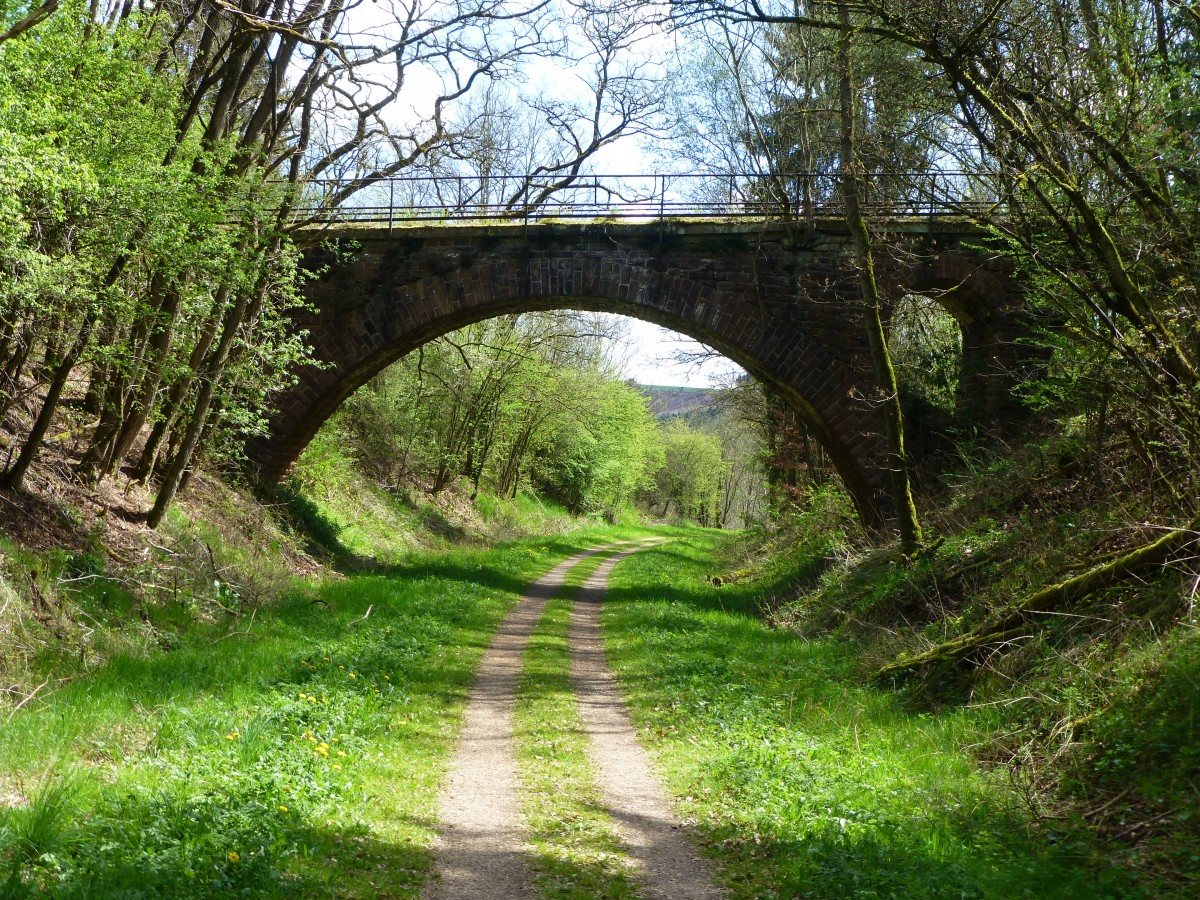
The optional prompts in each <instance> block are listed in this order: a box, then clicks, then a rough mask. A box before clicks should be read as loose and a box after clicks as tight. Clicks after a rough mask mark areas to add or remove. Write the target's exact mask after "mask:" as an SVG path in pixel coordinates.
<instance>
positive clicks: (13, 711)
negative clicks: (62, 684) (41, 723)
mask: <svg viewBox="0 0 1200 900" xmlns="http://www.w3.org/2000/svg"><path fill="white" fill-rule="evenodd" d="M49 683H50V679H49V678H47V679H46V680H45V681H43V682H42V683H41V684H39V685H38V686H37V687H35V688H34V689H33V690H32V691H31V692H30V693H29V694H28V695H27V696H26V697H25V699H24V700H22V701H21V702H20V703H18V704H17V705H16V706H14V707H13V708H12V710H11V711H10V712H9V714H8V721H10V722H11V721H12V720H13V716H15V715H16V714H17V710H19V709H20V708H21V707H22V706H24V705H25V704H26V703H28V702H29V701H30V700H32V699H33V698H34V697H36V696H37V692H38V691H40V690H41V689H42V688H44V687H45V686H46V685H48V684H49Z"/></svg>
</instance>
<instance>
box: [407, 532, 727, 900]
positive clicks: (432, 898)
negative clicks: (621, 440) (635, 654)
mask: <svg viewBox="0 0 1200 900" xmlns="http://www.w3.org/2000/svg"><path fill="white" fill-rule="evenodd" d="M631 544H635V545H636V546H633V547H632V548H631V549H626V550H624V551H622V552H621V553H619V554H617V555H615V556H613V557H612V558H611V559H608V560H605V562H604V563H602V564H601V565H600V567H599V569H597V571H596V573H595V574H593V575H592V576H591V577H590V578H589V579H588V581H587V582H586V584H585V585H584V587H583V588H582V589H581V590H580V592H579V594H578V597H577V599H576V602H575V605H574V607H573V610H572V615H571V654H572V661H571V683H572V686H573V687H574V689H575V691H576V693H577V695H578V698H579V704H580V712H581V714H582V717H583V720H584V723H585V725H586V727H587V730H588V732H589V738H590V741H591V753H590V755H591V758H592V761H593V762H594V764H595V765H596V768H597V770H598V772H599V774H600V787H601V791H602V793H603V796H604V800H605V805H606V807H607V811H608V812H609V813H610V814H611V815H612V817H613V820H614V822H615V823H616V827H617V831H618V834H619V835H620V837H621V839H622V841H623V842H624V843H625V845H626V847H627V848H628V850H629V852H630V855H631V856H632V857H633V859H634V860H635V861H636V862H637V863H638V864H639V869H640V872H639V876H640V877H639V881H640V882H641V884H642V885H643V886H644V893H645V895H646V896H648V897H653V898H678V900H709V898H718V897H720V896H722V895H721V894H720V893H719V892H717V891H716V890H715V889H714V888H713V887H712V882H711V879H710V877H709V873H708V871H707V867H706V866H705V864H704V862H703V860H701V859H700V858H699V857H698V855H697V853H696V851H695V850H694V849H693V848H692V847H691V845H690V844H689V843H688V841H687V839H686V838H685V837H684V835H683V833H682V832H681V830H680V825H679V823H678V821H677V820H676V819H675V818H674V816H673V815H672V813H671V808H670V802H669V801H668V799H667V797H666V795H665V794H664V793H663V791H662V788H661V787H660V786H659V784H658V782H657V780H656V779H655V777H654V775H653V773H652V770H651V768H650V763H649V759H648V757H647V756H646V753H645V751H644V750H642V748H641V747H640V746H639V745H638V743H637V740H636V736H635V733H634V730H633V726H632V724H631V723H630V720H629V716H628V713H627V712H626V710H625V705H624V702H623V701H622V700H621V696H620V693H619V691H618V690H617V685H616V681H615V679H614V678H613V676H612V673H611V671H610V670H609V668H608V664H607V662H606V661H605V658H604V648H603V645H602V644H601V642H600V626H599V608H600V603H601V601H602V600H603V599H604V594H605V585H606V583H607V580H608V575H609V573H611V571H612V569H613V567H614V566H615V565H616V564H617V562H618V561H620V560H621V559H622V558H624V557H625V556H628V555H629V554H630V553H634V552H636V551H637V550H639V549H642V547H644V546H646V543H645V542H635V541H624V542H621V543H617V544H608V545H605V546H603V547H596V548H593V549H591V550H588V551H586V552H584V553H579V554H576V555H575V556H572V557H571V558H570V559H568V560H566V561H564V562H562V563H560V564H559V565H557V566H555V567H554V568H553V569H551V570H550V571H549V572H548V573H547V574H546V575H544V576H543V577H542V578H541V579H539V580H538V581H537V582H536V583H535V584H534V585H533V586H532V587H531V588H530V589H529V591H528V592H527V593H526V594H525V595H524V596H523V597H522V598H521V600H520V601H519V602H518V603H517V605H516V606H515V607H514V608H513V609H512V611H511V612H510V613H509V615H508V617H507V618H506V619H505V620H504V622H503V624H501V626H500V628H499V630H498V631H497V632H496V636H495V638H494V639H493V641H492V644H491V646H490V647H489V648H488V651H487V652H486V653H485V654H484V657H483V659H482V661H481V662H480V666H479V672H478V674H477V676H476V679H475V683H474V685H473V686H472V688H471V691H470V694H469V695H468V699H467V706H466V710H465V711H464V714H463V723H462V731H461V734H460V736H459V745H458V749H457V750H456V751H455V754H454V758H453V760H452V762H451V768H450V774H449V777H448V779H447V783H446V786H445V788H444V789H443V791H442V794H441V796H440V798H439V806H440V810H441V825H442V828H441V834H440V836H439V839H438V842H437V845H436V848H435V849H436V852H437V864H436V866H435V875H434V877H433V878H432V879H431V880H430V881H429V882H428V884H427V886H426V889H425V891H424V892H423V893H422V897H423V898H425V900H508V898H522V897H537V896H538V892H537V890H536V888H535V887H534V886H533V878H532V874H531V872H530V869H529V865H528V863H527V861H526V840H527V834H526V830H525V827H524V823H523V821H522V816H521V809H520V801H519V796H518V790H519V781H518V777H517V763H516V756H515V753H514V750H513V710H514V706H515V703H516V694H517V688H518V685H519V682H520V676H521V661H522V655H523V653H524V651H525V647H526V645H527V644H528V642H529V636H530V634H531V633H532V632H533V630H534V628H535V627H536V626H537V623H538V620H539V619H540V618H541V615H542V612H543V610H544V609H545V607H546V603H547V602H548V601H549V600H550V598H551V597H553V596H554V594H555V593H556V592H557V591H558V589H559V588H560V587H561V586H562V584H563V581H564V580H565V578H566V576H567V573H568V572H569V571H570V570H571V569H572V568H573V567H574V566H575V565H576V564H578V563H579V562H581V561H582V560H584V559H586V558H587V557H589V556H593V555H595V554H596V553H603V552H605V551H610V550H615V549H618V548H621V547H629V545H631Z"/></svg>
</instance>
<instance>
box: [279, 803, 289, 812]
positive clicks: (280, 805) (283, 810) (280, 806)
mask: <svg viewBox="0 0 1200 900" xmlns="http://www.w3.org/2000/svg"><path fill="white" fill-rule="evenodd" d="M279 811H280V812H287V811H288V808H287V807H286V806H284V805H283V804H282V803H281V804H279Z"/></svg>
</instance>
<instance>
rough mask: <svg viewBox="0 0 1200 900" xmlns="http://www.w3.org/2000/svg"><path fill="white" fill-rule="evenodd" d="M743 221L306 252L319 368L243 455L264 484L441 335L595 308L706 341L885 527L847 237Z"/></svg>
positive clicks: (479, 231)
mask: <svg viewBox="0 0 1200 900" xmlns="http://www.w3.org/2000/svg"><path fill="white" fill-rule="evenodd" d="M755 227H756V228H758V229H759V230H758V231H757V232H756V231H755V230H754V229H753V228H747V227H745V226H742V227H740V228H739V227H735V226H730V225H728V224H724V225H708V226H695V225H692V226H673V227H672V228H671V229H669V230H668V228H667V227H666V226H664V225H663V224H662V223H657V224H653V225H645V226H629V225H620V226H617V225H605V224H591V225H574V226H564V225H556V226H540V225H539V226H536V227H533V228H521V227H520V226H515V227H513V226H510V227H507V228H505V227H496V226H492V227H479V228H470V227H457V228H441V229H422V230H419V231H406V232H401V233H399V234H396V235H388V234H384V233H375V234H372V233H369V232H361V231H360V232H357V233H355V234H354V236H355V237H356V238H358V240H359V243H360V246H359V248H358V249H357V251H356V252H355V253H353V254H351V255H349V256H347V255H346V254H344V253H338V254H334V253H331V252H329V251H324V250H314V251H312V252H310V253H309V256H308V265H309V267H310V268H312V269H314V270H317V271H322V272H323V274H322V275H321V276H320V277H319V278H318V279H316V280H315V281H314V282H312V283H311V284H310V286H309V289H308V294H309V299H310V301H311V303H312V306H313V311H312V312H310V313H307V314H305V316H304V317H303V318H302V319H301V320H299V321H298V322H297V326H298V327H302V328H305V329H307V330H308V332H309V335H310V344H311V346H312V349H313V356H314V358H315V359H316V360H317V361H319V362H320V363H322V365H321V366H319V367H318V366H304V367H301V368H299V369H298V370H297V372H296V384H295V385H294V386H293V387H292V388H290V389H288V390H286V391H284V392H282V393H281V394H280V395H278V396H277V397H276V398H275V410H274V412H273V414H272V415H271V417H270V420H269V428H268V433H267V434H266V435H265V436H263V437H259V438H255V439H252V440H251V441H250V442H249V444H248V445H247V454H248V456H249V457H250V459H251V460H252V461H253V462H254V463H256V464H257V465H258V466H259V467H260V470H261V472H262V475H263V476H264V477H265V478H266V479H268V480H273V481H278V480H280V479H282V478H283V477H284V476H285V475H286V472H287V470H288V468H289V467H290V466H291V465H292V464H293V463H294V462H295V460H296V458H297V457H298V456H299V455H300V453H301V451H302V450H303V449H304V447H305V446H306V445H307V444H308V442H309V440H310V439H311V438H312V437H313V435H315V434H316V432H317V430H318V429H319V428H320V426H321V424H322V423H323V422H324V421H325V420H326V419H327V418H328V417H329V416H330V415H331V414H332V413H333V412H334V410H336V409H337V408H338V406H339V405H341V403H342V402H343V401H344V400H345V399H346V398H347V397H349V396H350V394H352V393H353V392H354V391H355V390H357V389H358V388H359V387H361V386H362V385H363V384H365V383H366V382H367V381H368V380H369V379H370V378H371V377H372V376H374V375H375V374H376V373H378V372H380V371H381V370H383V369H384V368H385V367H387V366H388V365H390V364H392V363H393V362H395V361H396V360H398V359H399V358H400V357H402V356H403V355H405V354H406V353H408V352H410V351H412V350H414V349H416V348H417V347H418V346H420V345H421V344H423V343H425V342H427V341H429V340H432V339H434V338H436V337H438V336H440V335H442V334H445V333H447V332H449V331H452V330H454V329H457V328H461V327H463V326H465V325H468V324H470V323H472V322H476V321H480V320H482V319H487V318H492V317H494V316H498V315H503V314H506V313H519V312H527V311H533V310H546V309H556V308H578V309H587V310H598V311H604V312H612V313H619V314H622V315H627V316H633V317H635V318H640V319H645V320H648V321H651V322H654V323H656V324H659V325H663V326H665V327H667V328H670V329H672V330H675V331H678V332H681V333H683V334H686V335H689V336H691V337H693V338H696V339H697V340H700V341H703V342H704V343H706V344H709V345H710V346H712V347H713V348H715V349H716V350H718V351H719V352H721V353H722V354H724V355H726V356H728V357H729V358H730V359H732V360H733V361H734V362H736V363H738V364H739V365H741V366H742V367H743V368H745V369H746V370H747V371H748V372H750V373H751V374H752V375H753V376H754V377H756V378H758V379H759V380H761V381H763V382H764V383H766V384H768V385H769V386H770V387H772V388H773V389H774V390H775V391H776V392H777V393H779V394H780V395H781V396H782V397H783V398H785V399H786V400H788V401H789V402H790V403H791V404H792V405H793V407H794V408H795V409H796V410H797V412H798V413H799V415H800V417H801V418H802V419H803V420H804V421H805V423H806V424H807V425H808V426H809V427H810V428H811V430H812V432H813V434H814V436H815V437H816V438H817V439H818V440H820V442H821V443H822V444H823V446H824V447H825V450H826V452H827V454H828V456H829V458H830V460H831V461H832V463H833V464H834V466H835V467H836V468H837V470H838V472H839V473H840V475H841V477H842V479H843V482H844V483H845V485H846V488H847V490H848V492H849V493H850V495H851V496H852V497H853V499H854V502H855V505H856V507H857V509H858V511H859V513H860V515H861V516H862V519H863V521H864V522H865V523H866V524H867V525H868V526H870V527H882V526H883V525H885V524H886V522H887V520H888V519H889V518H890V516H891V512H892V503H891V497H890V494H889V480H888V476H887V470H886V465H885V445H884V441H883V434H884V423H883V422H882V418H881V415H880V411H879V409H878V407H877V406H876V405H875V404H873V403H872V402H871V399H872V398H874V397H875V396H876V395H877V389H876V386H875V378H874V375H873V370H872V367H871V362H870V353H869V347H868V346H867V343H866V331H865V328H864V327H863V325H862V322H861V303H859V302H857V301H858V288H857V278H856V276H855V275H854V273H853V271H852V270H851V267H849V266H848V265H847V257H848V254H847V250H848V246H849V242H848V239H847V238H846V237H845V235H844V234H843V233H838V232H836V231H832V232H830V233H828V234H826V235H824V236H823V237H822V238H821V239H820V240H818V241H816V242H815V243H814V242H810V244H809V245H808V246H806V247H801V248H797V247H796V246H794V245H793V244H790V243H789V242H788V240H787V236H786V234H784V233H779V234H773V233H766V234H764V232H763V231H762V229H761V227H760V226H755ZM947 259H949V257H948V256H947ZM926 268H928V269H929V274H928V276H926V275H925V274H922V273H916V272H913V271H912V270H911V269H904V270H900V269H897V270H896V271H895V272H894V273H893V274H892V275H891V276H889V277H893V278H895V279H897V280H898V281H899V282H900V283H902V284H904V285H905V286H908V287H912V288H914V289H915V287H916V286H919V285H926V286H929V287H932V286H936V285H937V284H940V283H942V281H945V280H947V279H952V278H953V277H954V275H955V273H956V272H957V270H955V269H953V266H952V265H951V264H950V263H949V262H946V263H940V262H937V259H936V258H933V261H932V262H931V263H930V264H929V266H927V267H926ZM938 279H942V281H939V280H938ZM989 346H990V345H989Z"/></svg>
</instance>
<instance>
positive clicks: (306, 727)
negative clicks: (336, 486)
mask: <svg viewBox="0 0 1200 900" xmlns="http://www.w3.org/2000/svg"><path fill="white" fill-rule="evenodd" d="M628 536H633V534H632V530H629V529H626V530H623V531H622V530H618V529H595V530H591V531H582V532H577V533H575V534H573V535H571V536H569V537H565V538H555V539H551V540H541V541H531V542H523V543H519V544H513V545H509V546H506V547H502V548H498V549H495V550H491V551H486V552H457V553H452V554H446V555H441V556H425V557H413V558H411V559H410V560H409V561H408V562H407V563H406V564H405V565H404V566H402V567H398V568H396V569H395V570H394V571H393V572H391V573H389V574H388V575H374V576H361V577H354V578H349V579H345V580H339V581H333V580H330V581H327V582H324V583H321V584H318V585H315V586H313V587H311V588H308V589H303V590H295V591H293V592H292V593H291V594H290V595H289V596H287V597H286V598H285V599H283V600H280V601H279V602H277V603H275V604H273V605H271V606H264V607H260V608H258V609H257V610H256V611H250V610H245V611H244V612H243V614H242V615H240V616H239V617H238V618H237V619H236V620H235V621H234V622H233V623H232V624H231V625H226V626H217V625H209V626H205V625H196V624H193V626H192V627H191V628H190V629H189V630H186V631H184V632H183V633H182V634H181V635H179V636H178V639H177V640H174V641H172V642H171V643H169V644H167V645H165V646H164V647H163V648H162V649H149V648H147V647H146V646H144V645H143V646H142V647H141V648H140V650H139V651H138V652H132V653H120V652H117V653H114V654H113V655H111V656H110V657H108V659H107V661H106V663H105V664H104V665H103V667H101V668H98V669H96V670H93V671H90V672H81V673H77V677H75V678H74V680H72V681H70V682H69V683H67V684H65V685H64V686H62V687H60V688H59V689H58V690H57V691H56V692H54V693H51V694H48V695H41V696H39V697H38V698H37V701H36V702H34V703H30V704H29V705H28V706H27V707H26V708H24V709H22V710H20V711H18V712H17V713H16V714H15V715H14V716H12V717H11V720H10V721H8V722H6V723H5V727H4V728H3V729H0V896H6V897H8V896H11V897H21V896H51V897H83V896H105V897H108V896H124V897H152V896H171V897H208V896H229V895H231V894H239V895H242V896H256V897H270V896H338V897H366V896H372V897H374V896H416V894H417V892H418V890H419V886H420V883H421V882H422V880H423V878H424V876H425V873H426V872H427V870H428V867H429V864H430V846H431V841H432V838H433V828H434V824H435V823H434V815H435V809H434V804H435V802H436V791H437V785H438V782H439V780H440V778H441V776H442V774H443V772H444V770H445V767H446V764H447V757H448V753H449V750H450V748H451V745H452V742H453V738H454V734H455V730H456V727H457V722H458V718H459V713H460V711H461V705H462V700H463V697H464V695H465V692H466V688H467V686H468V684H469V683H470V680H471V678H472V677H473V675H474V672H475V669H476V665H477V662H478V660H479V657H480V655H481V654H482V652H483V650H484V649H485V648H486V646H487V644H488V642H489V641H490V638H491V635H492V632H493V631H494V629H495V627H496V625H497V624H498V622H499V621H500V620H501V618H502V617H503V615H504V614H505V613H506V612H507V610H508V609H509V608H510V607H511V606H512V604H513V603H514V602H515V600H516V599H517V597H518V596H519V595H520V594H521V592H522V591H523V590H524V589H525V587H526V585H527V584H528V582H529V581H530V580H531V579H532V578H533V577H535V576H536V575H537V574H539V573H541V572H542V571H544V570H545V569H546V568H548V567H549V566H550V565H552V564H553V563H554V562H556V561H558V560H560V559H562V558H565V557H566V556H569V555H571V554H572V553H576V552H579V551H580V550H582V549H584V548H586V547H587V546H591V545H594V544H595V543H597V542H602V541H605V540H611V539H614V537H616V538H620V537H628Z"/></svg>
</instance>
